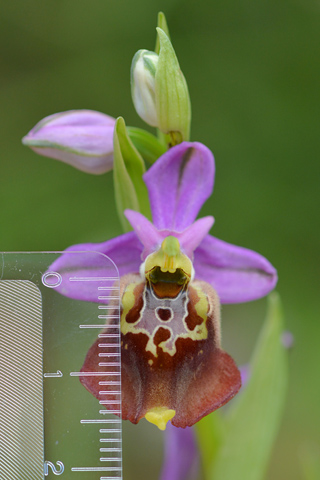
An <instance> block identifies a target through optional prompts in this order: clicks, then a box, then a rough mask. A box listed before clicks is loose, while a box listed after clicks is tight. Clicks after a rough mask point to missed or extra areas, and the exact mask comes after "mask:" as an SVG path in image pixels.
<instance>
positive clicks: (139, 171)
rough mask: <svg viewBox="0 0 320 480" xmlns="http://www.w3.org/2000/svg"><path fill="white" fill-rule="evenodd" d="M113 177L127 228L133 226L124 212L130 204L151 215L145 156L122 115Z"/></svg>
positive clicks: (115, 139) (116, 136) (115, 142)
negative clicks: (132, 139) (128, 131)
mask: <svg viewBox="0 0 320 480" xmlns="http://www.w3.org/2000/svg"><path fill="white" fill-rule="evenodd" d="M113 148H114V166H113V179H114V189H115V199H116V205H117V211H118V215H119V218H120V222H121V224H122V227H123V229H124V231H125V232H128V231H129V230H132V227H131V225H130V224H129V222H128V220H127V219H126V217H125V216H124V213H123V212H124V210H125V209H126V208H130V209H132V210H136V211H138V212H141V213H142V214H143V215H145V216H146V217H147V218H149V219H151V211H150V204H149V198H148V191H147V187H146V185H145V183H144V181H143V179H142V175H143V174H144V172H145V165H144V162H143V159H142V157H141V155H140V154H139V152H138V151H137V149H136V148H135V146H134V145H133V143H132V141H131V140H130V138H129V136H128V133H127V129H126V125H125V122H124V120H123V118H122V117H119V118H118V119H117V121H116V124H115V128H114V135H113Z"/></svg>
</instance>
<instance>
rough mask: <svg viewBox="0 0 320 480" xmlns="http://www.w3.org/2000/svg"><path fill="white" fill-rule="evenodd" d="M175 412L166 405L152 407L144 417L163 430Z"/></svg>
mask: <svg viewBox="0 0 320 480" xmlns="http://www.w3.org/2000/svg"><path fill="white" fill-rule="evenodd" d="M175 414H176V411H175V410H172V409H168V408H167V407H154V408H151V410H149V411H148V412H147V413H146V414H145V417H144V418H145V419H146V420H148V422H150V423H153V424H154V425H156V426H157V427H158V428H159V429H160V430H165V429H166V426H167V423H168V422H169V420H171V419H172V418H173V417H174V416H175Z"/></svg>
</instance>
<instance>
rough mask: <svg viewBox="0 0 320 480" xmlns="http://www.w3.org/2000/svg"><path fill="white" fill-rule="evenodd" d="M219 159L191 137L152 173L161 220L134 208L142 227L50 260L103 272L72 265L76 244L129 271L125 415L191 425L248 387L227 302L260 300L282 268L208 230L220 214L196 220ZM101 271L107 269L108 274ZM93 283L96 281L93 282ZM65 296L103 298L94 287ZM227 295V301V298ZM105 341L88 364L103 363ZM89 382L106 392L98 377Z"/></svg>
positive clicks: (148, 177) (123, 289) (91, 268)
mask: <svg viewBox="0 0 320 480" xmlns="http://www.w3.org/2000/svg"><path fill="white" fill-rule="evenodd" d="M214 169H215V167H214V158H213V155H212V153H211V152H210V150H209V149H208V148H207V147H205V146H204V145H202V144H200V143H189V142H183V143H181V144H180V145H177V146H175V147H173V148H171V149H170V150H169V151H167V152H166V153H165V154H164V155H162V156H161V157H160V158H159V159H158V160H157V162H156V163H155V164H154V165H153V166H152V167H151V168H150V169H149V170H148V171H147V172H146V173H145V174H144V177H143V178H144V181H145V183H146V185H147V188H148V193H149V198H150V204H151V210H152V217H153V223H151V222H150V221H149V220H147V219H146V218H145V217H144V216H143V215H142V214H140V213H139V212H135V211H132V210H126V212H125V214H126V216H127V218H128V220H129V222H130V223H131V225H132V227H133V229H134V231H132V232H129V233H126V234H123V235H120V236H119V237H117V238H114V239H112V240H108V241H107V242H104V243H100V244H91V243H88V244H81V245H75V246H72V247H70V248H68V249H67V250H66V251H65V253H64V254H63V255H62V256H61V257H60V258H59V259H58V260H57V261H56V262H55V263H54V264H53V265H52V266H51V268H52V269H54V270H55V271H59V272H60V274H61V275H63V274H64V273H63V272H64V271H65V270H66V269H68V270H69V272H70V269H71V270H72V269H74V270H76V271H77V274H80V275H81V272H82V274H83V275H84V276H88V275H90V274H91V275H93V276H96V275H97V274H98V273H99V264H97V265H86V264H84V265H79V264H77V265H71V264H70V262H72V259H70V257H72V255H68V252H69V251H73V250H95V251H99V252H102V253H103V254H105V255H107V256H109V257H110V258H111V259H112V260H113V261H114V262H115V264H116V265H117V267H118V269H119V274H120V277H121V282H120V296H121V333H122V360H121V361H122V395H123V396H122V418H123V419H129V420H130V421H131V422H133V423H137V422H138V421H139V420H140V419H141V418H143V417H145V418H146V419H147V420H149V421H150V422H152V423H155V424H156V425H157V426H158V427H159V428H160V429H165V426H166V423H167V421H168V420H171V423H172V424H173V425H174V426H176V427H183V428H185V427H187V426H192V425H193V424H194V423H196V422H197V421H198V420H200V419H201V418H202V417H203V416H205V415H207V414H208V413H210V412H212V411H214V410H215V409H217V408H219V407H221V406H222V405H224V404H225V403H226V402H228V401H229V400H230V399H231V398H232V397H233V396H234V395H235V394H236V393H237V392H238V390H239V389H240V386H241V379H240V372H239V370H238V368H237V367H236V365H235V363H234V361H233V359H232V358H231V357H230V356H229V355H228V354H227V353H226V352H224V351H223V350H222V349H221V346H220V307H219V303H220V302H221V303H234V302H245V301H248V300H254V299H257V298H260V297H262V296H264V295H266V294H267V293H268V292H270V291H271V290H272V289H273V288H274V286H275V284H276V281H277V275H276V270H275V269H274V268H273V266H272V265H271V264H270V263H269V262H268V261H267V260H266V259H265V258H264V257H262V256H261V255H259V254H258V253H255V252H253V251H251V250H248V249H245V248H242V247H238V246H235V245H231V244H229V243H226V242H223V241H222V240H218V239H217V238H215V237H212V236H211V235H209V233H208V232H209V230H210V228H211V226H212V224H213V218H212V217H205V218H202V219H198V220H196V217H197V214H198V212H199V210H200V208H201V206H202V205H203V203H204V202H205V201H206V200H207V198H208V197H209V196H210V195H211V193H212V189H213V180H214ZM101 273H102V272H101ZM89 283H90V282H89ZM61 293H62V294H64V295H66V296H69V297H72V298H77V299H80V300H86V301H95V293H94V290H93V289H92V290H91V289H90V287H88V288H86V289H85V290H84V289H79V287H78V286H75V287H73V286H72V285H71V286H70V287H69V288H68V289H67V290H63V291H61ZM219 298H220V302H219ZM97 349H98V340H97V341H96V342H95V343H94V344H93V345H92V347H91V348H90V350H89V352H88V354H87V356H86V359H85V362H84V365H83V367H82V371H92V369H93V371H101V368H102V367H100V366H99V365H98V362H99V360H97V359H99V357H98V355H97ZM81 381H82V383H83V384H84V386H85V387H86V388H87V389H88V390H89V391H90V392H91V393H92V394H93V395H95V396H96V397H97V398H98V399H100V394H99V385H98V382H97V380H96V377H87V376H84V377H83V379H82V380H81Z"/></svg>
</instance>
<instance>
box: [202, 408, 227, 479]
mask: <svg viewBox="0 0 320 480" xmlns="http://www.w3.org/2000/svg"><path fill="white" fill-rule="evenodd" d="M224 429H225V425H224V421H223V418H222V416H221V415H220V412H217V411H216V412H213V413H212V414H211V415H207V416H206V417H204V418H203V419H202V420H200V422H198V423H197V424H196V433H197V438H198V443H199V447H200V451H201V459H202V463H203V467H204V470H205V471H208V470H209V469H210V468H211V464H212V462H213V461H214V459H215V457H216V455H217V452H218V451H219V448H221V444H222V440H223V438H224Z"/></svg>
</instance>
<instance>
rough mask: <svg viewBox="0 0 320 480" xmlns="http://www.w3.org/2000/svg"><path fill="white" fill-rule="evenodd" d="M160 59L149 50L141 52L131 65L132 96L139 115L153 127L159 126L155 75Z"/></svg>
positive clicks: (136, 55)
mask: <svg viewBox="0 0 320 480" xmlns="http://www.w3.org/2000/svg"><path fill="white" fill-rule="evenodd" d="M158 60H159V57H158V55H157V54H156V53H154V52H150V51H149V50H139V51H138V52H137V53H136V54H135V56H134V57H133V60H132V65H131V95H132V100H133V103H134V106H135V109H136V111H137V113H138V115H139V116H140V117H141V118H142V119H143V120H144V121H145V122H146V123H148V124H149V125H151V126H152V127H157V126H158V119H157V109H156V97H155V75H156V69H157V65H158Z"/></svg>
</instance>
